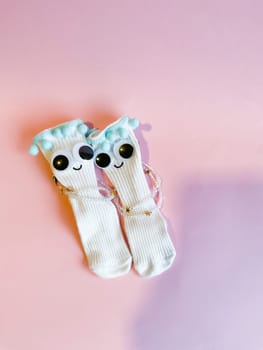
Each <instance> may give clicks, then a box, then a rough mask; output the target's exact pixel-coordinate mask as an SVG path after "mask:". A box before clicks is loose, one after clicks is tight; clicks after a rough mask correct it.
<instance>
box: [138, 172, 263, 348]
mask: <svg viewBox="0 0 263 350" xmlns="http://www.w3.org/2000/svg"><path fill="white" fill-rule="evenodd" d="M179 196H181V209H180V210H181V212H180V213H176V217H177V218H178V219H179V221H180V223H179V227H180V229H179V231H178V232H177V233H176V243H177V244H176V248H177V258H176V260H175V263H174V265H173V267H172V268H171V269H170V270H169V271H168V272H166V273H165V274H163V275H161V276H159V277H156V278H155V280H154V281H152V282H153V285H152V294H151V295H149V298H148V300H146V301H145V302H144V305H142V306H141V308H140V310H139V313H138V314H137V315H136V316H135V319H134V320H133V324H132V328H133V330H132V331H131V333H132V334H133V344H132V348H131V349H136V350H160V349H166V350H175V349H178V350H222V349H224V350H233V349H239V350H247V349H250V350H260V349H263V332H262V324H263V298H262V295H263V215H262V211H263V210H262V208H263V182H260V181H258V180H257V179H253V178H250V179H241V180H239V181H230V182H227V181H224V180H223V179H222V180H220V181H217V182H214V183H211V182H209V181H208V182H205V181H204V182H196V181H194V182H191V183H189V184H188V185H185V186H184V188H183V190H182V192H181V194H179Z"/></svg>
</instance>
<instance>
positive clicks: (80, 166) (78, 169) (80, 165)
mask: <svg viewBox="0 0 263 350" xmlns="http://www.w3.org/2000/svg"><path fill="white" fill-rule="evenodd" d="M81 168H82V164H80V166H79V168H75V167H73V169H74V170H80V169H81Z"/></svg>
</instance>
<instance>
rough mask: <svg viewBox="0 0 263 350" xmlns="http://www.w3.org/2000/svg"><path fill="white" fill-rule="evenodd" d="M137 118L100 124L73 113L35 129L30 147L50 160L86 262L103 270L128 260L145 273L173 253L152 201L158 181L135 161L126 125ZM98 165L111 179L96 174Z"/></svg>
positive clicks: (118, 270) (106, 274) (111, 271)
mask: <svg viewBox="0 0 263 350" xmlns="http://www.w3.org/2000/svg"><path fill="white" fill-rule="evenodd" d="M138 124H139V123H138V121H137V120H135V119H130V118H128V117H123V118H121V119H119V120H117V121H116V122H115V123H112V124H111V125H109V126H108V127H106V128H105V129H104V130H102V131H101V130H97V129H89V128H88V127H87V126H86V125H85V124H84V123H83V122H82V121H81V120H73V121H70V122H67V123H64V124H61V125H58V126H56V127H54V128H50V129H46V130H44V131H43V132H41V133H40V134H38V135H37V136H36V137H35V138H34V139H33V144H32V146H31V147H30V150H29V152H30V153H31V154H32V155H36V154H38V151H39V149H40V150H41V152H42V153H43V155H44V157H45V158H46V159H47V161H48V162H49V164H50V166H51V170H52V172H53V175H54V179H55V181H56V183H57V184H59V185H60V186H61V188H62V189H63V190H64V192H65V193H66V194H67V195H68V198H69V201H70V203H71V206H72V209H73V212H74V216H75V219H76V223H77V226H78V231H79V234H80V238H81V242H82V245H83V248H84V251H85V254H86V255H87V259H88V262H89V267H90V269H91V270H92V271H93V272H94V273H95V274H96V275H98V276H100V277H103V278H113V277H117V276H120V275H123V274H126V273H127V272H128V271H129V270H130V268H131V264H132V261H133V264H134V268H135V270H136V271H137V272H138V274H139V275H141V276H142V277H152V276H155V275H158V274H160V273H162V272H163V271H165V270H167V269H168V268H169V267H170V266H171V264H172V262H173V260H174V257H175V249H174V247H173V244H172V241H171V239H170V237H169V234H168V232H167V227H166V222H165V220H164V218H163V216H162V214H161V213H160V210H159V207H158V205H157V204H156V201H155V196H156V194H157V192H158V190H159V185H160V184H159V181H158V180H157V179H156V178H155V176H154V173H153V172H152V170H151V169H150V168H149V167H144V166H143V164H142V160H141V152H140V147H139V143H138V141H137V139H136V136H135V134H134V131H133V130H134V129H135V128H136V127H137V126H138ZM96 168H97V170H96ZM97 171H102V172H103V173H104V176H105V177H106V178H107V181H109V182H110V183H111V185H112V187H109V186H107V185H105V184H104V183H103V184H102V183H100V182H99V180H98V179H97V175H96V172H97ZM147 174H148V175H149V178H150V179H151V180H152V182H153V184H152V185H151V184H149V182H148V181H147V178H146V175H147ZM114 202H115V203H114ZM117 209H119V211H120V214H121V215H123V224H124V225H123V226H124V230H125V234H126V237H127V241H128V246H129V248H128V246H127V244H126V242H125V239H124V237H123V232H122V228H121V225H120V221H119V215H118V211H117Z"/></svg>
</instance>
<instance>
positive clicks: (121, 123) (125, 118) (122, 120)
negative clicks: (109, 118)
mask: <svg viewBox="0 0 263 350" xmlns="http://www.w3.org/2000/svg"><path fill="white" fill-rule="evenodd" d="M128 120H129V117H128V116H124V117H122V118H121V119H120V121H119V122H118V126H123V125H124V124H126V123H127V121H128Z"/></svg>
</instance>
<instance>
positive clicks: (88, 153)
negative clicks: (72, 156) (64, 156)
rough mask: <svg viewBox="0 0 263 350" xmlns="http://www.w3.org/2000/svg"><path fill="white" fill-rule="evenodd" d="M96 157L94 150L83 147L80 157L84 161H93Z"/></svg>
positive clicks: (80, 150)
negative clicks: (94, 156)
mask: <svg viewBox="0 0 263 350" xmlns="http://www.w3.org/2000/svg"><path fill="white" fill-rule="evenodd" d="M93 155H94V152H93V149H92V148H90V147H89V146H81V147H80V149H79V156H80V158H82V159H85V160H89V159H92V158H93Z"/></svg>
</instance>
